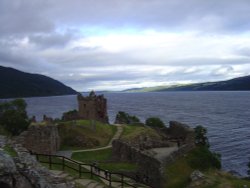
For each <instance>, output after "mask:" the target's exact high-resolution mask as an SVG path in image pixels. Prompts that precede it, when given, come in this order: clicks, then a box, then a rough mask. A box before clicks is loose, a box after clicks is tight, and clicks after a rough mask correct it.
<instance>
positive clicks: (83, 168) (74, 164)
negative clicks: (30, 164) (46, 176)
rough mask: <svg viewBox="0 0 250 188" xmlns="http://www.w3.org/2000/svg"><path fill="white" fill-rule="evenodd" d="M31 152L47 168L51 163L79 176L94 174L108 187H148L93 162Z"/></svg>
mask: <svg viewBox="0 0 250 188" xmlns="http://www.w3.org/2000/svg"><path fill="white" fill-rule="evenodd" d="M31 154H32V155H35V156H36V159H37V161H39V162H40V163H46V164H49V169H52V165H60V166H61V169H62V171H65V167H67V168H69V169H71V170H74V171H76V172H77V173H78V176H79V178H81V177H82V174H90V177H91V178H93V177H94V176H96V177H99V178H101V179H104V180H106V181H108V184H109V186H110V187H111V186H112V183H120V184H121V187H123V186H124V185H127V186H131V187H134V188H137V187H138V186H137V185H143V186H146V187H150V186H149V185H146V184H145V183H141V182H138V181H137V180H136V179H135V178H133V177H129V176H127V175H124V174H122V173H114V172H109V171H107V170H105V169H102V168H100V167H98V166H96V165H95V164H87V163H81V162H78V161H75V160H72V159H70V158H67V157H64V156H61V155H48V154H38V153H32V152H31ZM125 179H126V180H128V179H129V180H130V181H131V180H132V181H133V183H130V182H128V181H126V180H125Z"/></svg>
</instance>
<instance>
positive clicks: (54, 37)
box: [29, 33, 74, 48]
mask: <svg viewBox="0 0 250 188" xmlns="http://www.w3.org/2000/svg"><path fill="white" fill-rule="evenodd" d="M73 38H74V36H73V35H72V34H70V33H66V34H59V33H48V34H34V35H31V36H30V37H29V40H30V42H31V43H33V44H35V45H36V46H38V47H41V48H53V47H55V48H58V47H59V48H63V47H65V46H66V45H67V44H68V43H69V42H70V41H71V40H72V39H73Z"/></svg>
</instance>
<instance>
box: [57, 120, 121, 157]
mask: <svg viewBox="0 0 250 188" xmlns="http://www.w3.org/2000/svg"><path fill="white" fill-rule="evenodd" d="M115 126H116V127H117V131H116V133H115V135H114V136H113V137H112V138H111V140H110V141H109V143H108V145H106V146H104V147H100V148H94V149H81V150H64V151H57V153H56V154H57V155H61V156H64V157H68V158H71V156H72V153H75V152H84V151H97V150H103V149H108V148H111V147H112V142H113V141H114V140H115V139H118V138H120V136H121V134H122V132H123V126H122V125H119V124H115Z"/></svg>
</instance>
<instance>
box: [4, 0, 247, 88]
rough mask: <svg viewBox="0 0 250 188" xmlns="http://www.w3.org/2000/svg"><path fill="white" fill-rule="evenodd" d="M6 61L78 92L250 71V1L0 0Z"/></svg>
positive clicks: (220, 77)
mask: <svg viewBox="0 0 250 188" xmlns="http://www.w3.org/2000/svg"><path fill="white" fill-rule="evenodd" d="M0 65H1V66H5V67H12V68H15V69H19V70H21V71H25V72H30V73H38V74H43V75H46V76H49V77H52V78H54V79H57V80H59V81H61V82H63V83H64V84H66V85H68V86H70V87H72V88H73V89H75V90H77V91H89V90H123V89H128V88H138V87H150V86H160V85H172V84H187V83H197V82H207V81H220V80H227V79H231V78H235V77H240V76H245V75H250V1H249V0H94V1H90V0H71V1H69V0H60V1H55V0H1V1H0Z"/></svg>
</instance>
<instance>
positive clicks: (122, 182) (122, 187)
mask: <svg viewBox="0 0 250 188" xmlns="http://www.w3.org/2000/svg"><path fill="white" fill-rule="evenodd" d="M123 181H124V178H123V174H122V188H123Z"/></svg>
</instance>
